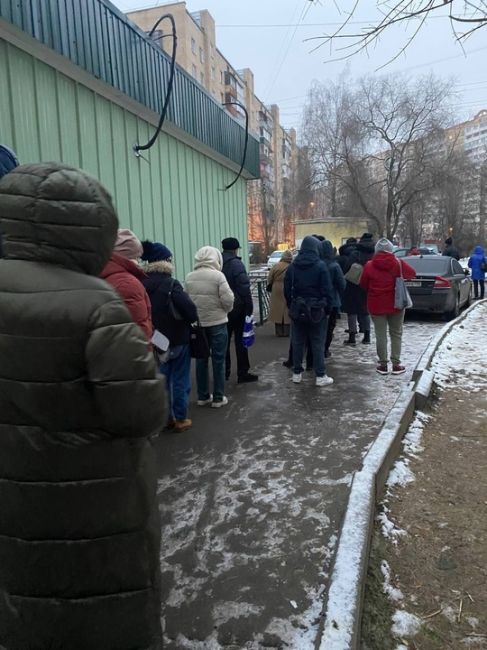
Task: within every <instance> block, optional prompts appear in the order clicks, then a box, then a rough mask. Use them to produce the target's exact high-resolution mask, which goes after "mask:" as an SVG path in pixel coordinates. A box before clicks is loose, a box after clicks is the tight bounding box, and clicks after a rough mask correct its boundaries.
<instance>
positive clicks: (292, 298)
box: [284, 236, 333, 386]
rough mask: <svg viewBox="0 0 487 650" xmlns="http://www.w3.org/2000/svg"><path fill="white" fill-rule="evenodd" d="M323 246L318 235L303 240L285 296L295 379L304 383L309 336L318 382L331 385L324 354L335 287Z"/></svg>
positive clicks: (331, 381)
mask: <svg viewBox="0 0 487 650" xmlns="http://www.w3.org/2000/svg"><path fill="white" fill-rule="evenodd" d="M319 247H320V242H319V241H318V240H317V239H316V237H313V236H307V237H305V238H304V239H303V242H302V244H301V248H300V251H299V254H298V256H297V257H296V259H295V260H294V262H293V263H292V264H291V265H290V266H289V268H288V270H287V272H286V276H285V278H284V296H285V298H286V303H287V305H288V308H289V315H290V317H291V320H292V328H291V336H292V345H293V382H294V383H295V384H299V383H300V382H301V379H302V372H303V365H302V364H303V352H304V344H305V342H306V340H307V339H309V341H310V343H311V348H312V351H313V368H314V371H315V374H316V385H317V386H327V385H328V384H332V383H333V379H332V378H331V377H327V375H326V368H325V355H324V345H325V336H326V326H327V318H328V316H327V313H328V311H329V310H330V309H331V307H332V304H333V290H332V286H331V279H330V272H329V271H328V267H327V266H326V264H325V263H324V262H323V261H322V260H321V259H320V256H319Z"/></svg>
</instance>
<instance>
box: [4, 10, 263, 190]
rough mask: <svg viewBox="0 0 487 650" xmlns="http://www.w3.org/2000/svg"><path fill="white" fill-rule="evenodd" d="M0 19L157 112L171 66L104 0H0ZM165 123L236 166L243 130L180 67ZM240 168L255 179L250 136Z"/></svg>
mask: <svg viewBox="0 0 487 650" xmlns="http://www.w3.org/2000/svg"><path fill="white" fill-rule="evenodd" d="M161 13H162V10H161ZM0 17H1V18H4V19H5V20H7V21H9V22H11V23H12V24H14V25H16V26H17V27H18V28H20V29H21V30H23V31H24V32H26V33H27V34H30V35H31V36H33V37H34V38H35V39H37V40H38V41H40V42H41V43H43V44H44V45H47V46H48V47H50V48H51V49H53V50H55V51H56V52H58V53H59V54H61V55H63V56H65V57H66V58H68V59H70V60H71V61H72V62H73V63H75V64H76V65H79V66H80V67H81V68H83V69H84V70H86V71H87V72H89V73H91V74H93V75H94V76H95V77H96V78H98V79H101V80H103V81H105V82H106V83H108V84H110V85H111V86H113V87H115V88H117V89H119V90H121V91H122V92H123V93H125V94H126V95H128V96H130V97H132V98H133V99H135V100H137V101H138V102H140V103H141V104H143V105H144V106H146V107H148V108H150V109H152V110H153V111H155V112H156V113H160V111H161V108H162V102H163V98H164V93H165V89H166V88H167V82H168V78H169V68H170V65H169V59H168V57H167V55H166V54H165V53H164V52H163V51H162V50H161V49H160V48H159V47H157V46H156V45H154V44H153V43H152V42H151V41H149V40H148V39H147V38H146V37H145V35H144V33H143V32H142V31H141V30H140V29H139V28H138V27H136V26H135V25H134V24H133V23H132V22H131V21H129V20H128V19H127V18H126V17H125V16H124V14H122V13H121V12H120V11H118V9H116V7H114V6H113V5H112V4H111V3H110V2H108V1H107V0H0ZM168 120H169V121H171V122H172V123H173V124H175V125H176V126H178V127H179V128H181V129H183V130H185V131H186V132H187V133H189V134H190V135H192V136H193V137H195V138H197V139H198V140H200V141H201V142H203V143H204V144H206V145H207V146H209V147H211V148H212V149H214V150H215V151H217V152H218V153H220V154H222V155H223V156H225V157H226V158H228V159H229V160H231V161H233V162H234V163H237V164H240V163H241V160H242V152H243V143H244V129H243V128H242V126H241V125H240V124H239V123H238V122H237V121H236V120H234V119H233V118H232V117H231V116H230V115H229V114H228V113H227V112H226V111H224V110H223V109H222V108H221V107H220V105H219V104H218V103H217V102H216V101H215V100H214V99H213V98H212V97H211V96H210V95H209V94H208V93H207V92H206V91H205V90H204V89H203V88H202V87H201V86H199V84H197V83H196V82H195V81H194V80H193V78H192V77H191V76H190V75H188V74H187V73H186V72H185V71H184V70H182V69H180V68H177V70H176V77H175V88H174V93H173V96H172V100H171V102H170V104H169V111H168ZM141 141H144V139H143V138H141ZM132 144H134V143H133V142H131V143H130V146H132ZM245 168H246V170H247V171H248V173H249V174H250V175H251V176H254V177H258V176H259V143H258V142H257V140H256V139H255V138H253V137H251V138H250V139H249V146H248V152H247V158H246V164H245Z"/></svg>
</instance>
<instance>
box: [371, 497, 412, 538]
mask: <svg viewBox="0 0 487 650" xmlns="http://www.w3.org/2000/svg"><path fill="white" fill-rule="evenodd" d="M382 507H383V510H382V512H379V514H378V515H377V521H378V523H379V524H380V527H381V531H382V535H383V537H385V538H386V539H390V540H391V541H392V542H393V543H394V544H397V541H398V539H399V537H402V536H403V535H406V534H407V533H406V531H405V530H403V529H402V528H399V527H398V526H396V524H395V523H394V522H393V521H391V520H390V519H389V517H388V516H387V514H388V513H389V508H387V507H386V506H385V505H384V504H382Z"/></svg>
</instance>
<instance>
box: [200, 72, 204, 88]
mask: <svg viewBox="0 0 487 650" xmlns="http://www.w3.org/2000/svg"><path fill="white" fill-rule="evenodd" d="M200 84H201V85H202V86H204V85H205V75H204V74H203V73H202V72H200Z"/></svg>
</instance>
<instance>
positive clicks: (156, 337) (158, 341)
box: [151, 330, 169, 352]
mask: <svg viewBox="0 0 487 650" xmlns="http://www.w3.org/2000/svg"><path fill="white" fill-rule="evenodd" d="M151 343H153V344H154V345H155V346H156V348H159V350H162V351H163V352H165V351H166V350H167V349H168V348H169V339H168V338H167V336H164V334H162V332H159V330H154V334H153V335H152V338H151Z"/></svg>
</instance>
